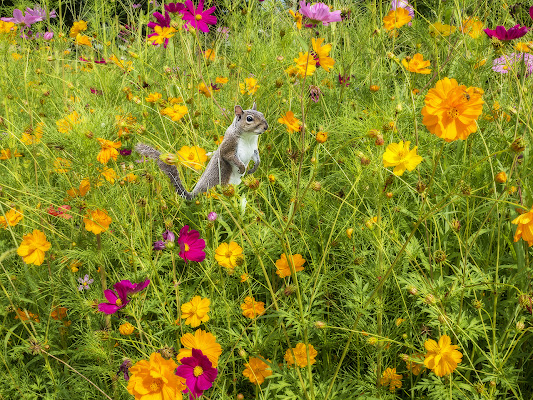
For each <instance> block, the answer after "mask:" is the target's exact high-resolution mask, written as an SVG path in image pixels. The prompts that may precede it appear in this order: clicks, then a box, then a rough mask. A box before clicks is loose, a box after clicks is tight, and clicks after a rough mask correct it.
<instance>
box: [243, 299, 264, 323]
mask: <svg viewBox="0 0 533 400" xmlns="http://www.w3.org/2000/svg"><path fill="white" fill-rule="evenodd" d="M241 309H242V315H244V316H245V317H246V318H250V319H254V318H255V317H257V316H259V315H263V314H264V313H265V303H263V302H262V301H256V300H255V298H253V297H246V298H245V299H244V303H243V304H241Z"/></svg>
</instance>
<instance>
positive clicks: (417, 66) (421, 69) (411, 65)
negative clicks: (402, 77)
mask: <svg viewBox="0 0 533 400" xmlns="http://www.w3.org/2000/svg"><path fill="white" fill-rule="evenodd" d="M429 64H430V62H429V61H424V56H423V55H422V54H420V53H416V54H415V55H414V56H413V58H411V59H410V60H409V61H407V59H406V58H404V59H403V60H402V65H403V66H404V67H405V69H407V71H409V72H415V73H417V74H425V75H427V74H429V73H431V70H430V69H428V68H426V67H429Z"/></svg>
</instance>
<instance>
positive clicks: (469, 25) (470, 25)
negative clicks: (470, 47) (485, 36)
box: [461, 17, 483, 39]
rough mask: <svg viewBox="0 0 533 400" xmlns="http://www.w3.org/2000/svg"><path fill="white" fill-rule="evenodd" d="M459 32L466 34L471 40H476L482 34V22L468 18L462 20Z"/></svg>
mask: <svg viewBox="0 0 533 400" xmlns="http://www.w3.org/2000/svg"><path fill="white" fill-rule="evenodd" d="M461 32H462V33H466V34H468V35H469V36H470V37H471V38H472V39H477V38H478V37H479V36H480V35H481V32H483V22H481V21H480V20H479V18H477V17H470V18H466V19H464V20H463V25H462V26H461Z"/></svg>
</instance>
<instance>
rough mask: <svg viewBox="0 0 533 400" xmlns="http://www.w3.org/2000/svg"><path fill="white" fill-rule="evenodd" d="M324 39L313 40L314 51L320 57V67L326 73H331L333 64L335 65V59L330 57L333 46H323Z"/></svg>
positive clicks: (318, 63)
mask: <svg viewBox="0 0 533 400" xmlns="http://www.w3.org/2000/svg"><path fill="white" fill-rule="evenodd" d="M323 41H324V39H320V38H319V39H315V38H312V39H311V42H312V45H313V51H314V52H315V54H316V55H317V56H318V62H317V65H320V66H321V67H322V68H324V70H325V71H326V72H329V71H331V68H333V64H335V60H333V58H330V57H329V52H330V51H331V44H325V45H324V46H322V42H323Z"/></svg>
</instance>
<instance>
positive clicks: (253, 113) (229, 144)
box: [135, 101, 268, 200]
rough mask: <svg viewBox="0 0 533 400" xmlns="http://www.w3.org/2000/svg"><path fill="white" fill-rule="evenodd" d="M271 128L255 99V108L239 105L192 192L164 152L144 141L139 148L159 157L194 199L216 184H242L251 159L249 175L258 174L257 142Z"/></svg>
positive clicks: (165, 169) (179, 187)
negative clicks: (164, 158)
mask: <svg viewBox="0 0 533 400" xmlns="http://www.w3.org/2000/svg"><path fill="white" fill-rule="evenodd" d="M267 129H268V123H267V121H266V119H265V116H264V115H263V113H261V112H259V111H257V106H256V104H255V101H254V105H253V107H252V109H251V110H243V109H242V107H241V106H238V105H237V106H235V118H234V119H233V123H232V124H231V125H230V126H229V127H228V129H226V133H225V134H224V140H223V141H222V143H220V146H218V149H217V150H216V151H215V152H214V153H213V156H212V157H211V160H210V161H209V163H208V164H207V167H206V169H205V171H204V173H203V174H202V176H201V177H200V179H199V180H198V183H197V184H196V186H195V187H194V189H193V191H192V192H188V191H187V190H186V189H185V187H184V186H183V184H182V182H181V179H180V176H179V173H178V169H177V168H176V166H175V165H170V164H167V163H165V162H164V161H163V160H161V157H160V156H161V152H160V151H158V150H156V149H154V148H153V147H150V146H148V145H146V144H143V143H138V144H137V145H136V146H135V150H136V151H137V153H139V154H141V155H143V156H146V157H149V158H152V159H154V160H156V162H157V165H158V166H159V168H160V169H161V170H162V171H163V172H164V173H165V174H167V175H168V177H169V178H170V181H171V182H172V184H173V185H174V187H175V188H176V192H177V193H178V194H179V195H180V196H181V197H183V198H184V199H186V200H192V199H194V198H195V197H196V196H197V195H198V194H199V193H204V192H207V191H208V190H209V189H211V188H212V187H214V186H216V185H227V184H234V185H238V184H239V183H241V177H242V176H243V175H244V173H245V172H246V167H247V166H248V163H249V162H250V160H253V161H254V166H253V167H252V169H250V170H249V171H248V174H252V173H254V172H255V171H256V170H257V168H258V167H259V163H260V158H259V151H258V149H257V141H258V139H259V135H260V134H262V133H264V132H265V131H266V130H267Z"/></svg>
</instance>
